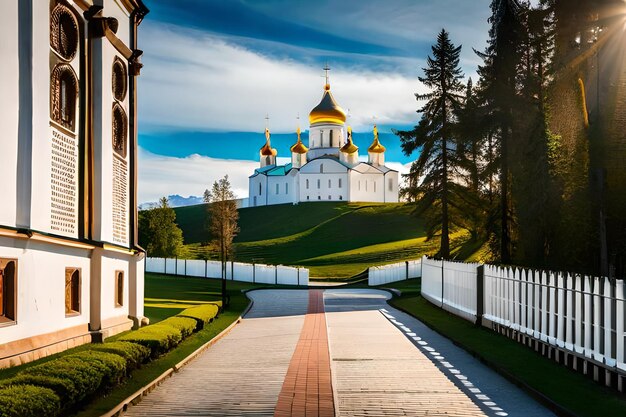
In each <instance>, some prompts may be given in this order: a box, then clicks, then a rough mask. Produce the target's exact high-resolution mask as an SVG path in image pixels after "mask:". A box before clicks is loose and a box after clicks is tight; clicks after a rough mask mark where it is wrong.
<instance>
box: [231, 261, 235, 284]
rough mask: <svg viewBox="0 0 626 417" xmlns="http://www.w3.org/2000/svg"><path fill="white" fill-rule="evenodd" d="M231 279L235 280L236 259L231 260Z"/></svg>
mask: <svg viewBox="0 0 626 417" xmlns="http://www.w3.org/2000/svg"><path fill="white" fill-rule="evenodd" d="M230 280H231V281H234V280H235V261H230Z"/></svg>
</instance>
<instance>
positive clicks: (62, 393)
mask: <svg viewBox="0 0 626 417" xmlns="http://www.w3.org/2000/svg"><path fill="white" fill-rule="evenodd" d="M15 385H34V386H37V387H43V388H49V389H51V390H52V391H54V393H55V394H56V395H57V397H58V398H59V399H60V402H61V404H63V406H67V405H71V404H73V402H74V400H75V398H76V386H75V385H74V382H72V381H71V380H69V379H67V378H63V377H55V376H48V375H26V374H22V373H19V374H18V375H17V376H14V377H13V378H9V379H5V380H2V381H0V389H2V388H4V387H7V386H15Z"/></svg>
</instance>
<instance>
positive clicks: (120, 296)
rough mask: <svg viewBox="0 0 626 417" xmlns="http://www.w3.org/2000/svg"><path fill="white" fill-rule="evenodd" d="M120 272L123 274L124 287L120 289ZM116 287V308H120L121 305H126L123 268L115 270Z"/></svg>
mask: <svg viewBox="0 0 626 417" xmlns="http://www.w3.org/2000/svg"><path fill="white" fill-rule="evenodd" d="M120 274H121V275H122V279H121V281H122V288H121V291H120V284H119V281H120ZM114 285H115V288H114V300H113V302H114V305H115V308H120V307H124V271H122V270H117V271H115V282H114Z"/></svg>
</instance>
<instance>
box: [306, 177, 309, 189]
mask: <svg viewBox="0 0 626 417" xmlns="http://www.w3.org/2000/svg"><path fill="white" fill-rule="evenodd" d="M306 189H307V190H308V189H309V180H308V179H307V180H306Z"/></svg>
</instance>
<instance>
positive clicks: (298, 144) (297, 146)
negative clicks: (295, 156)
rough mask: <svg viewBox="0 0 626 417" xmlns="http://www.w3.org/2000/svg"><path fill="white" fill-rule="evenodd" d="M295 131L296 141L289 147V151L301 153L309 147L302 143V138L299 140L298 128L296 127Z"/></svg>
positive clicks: (305, 151)
mask: <svg viewBox="0 0 626 417" xmlns="http://www.w3.org/2000/svg"><path fill="white" fill-rule="evenodd" d="M296 133H297V134H298V141H297V142H296V144H295V145H293V146H292V147H291V148H290V149H291V152H293V153H299V154H303V153H307V152H308V151H309V148H307V147H306V146H304V143H302V140H300V128H298V130H297V131H296Z"/></svg>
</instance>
